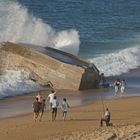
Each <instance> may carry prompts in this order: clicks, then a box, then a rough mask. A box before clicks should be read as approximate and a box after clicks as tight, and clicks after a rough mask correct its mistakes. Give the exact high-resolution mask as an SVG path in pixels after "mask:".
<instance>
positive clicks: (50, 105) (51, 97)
mask: <svg viewBox="0 0 140 140" xmlns="http://www.w3.org/2000/svg"><path fill="white" fill-rule="evenodd" d="M55 94H56V92H55V91H54V90H52V91H51V93H50V94H49V95H48V97H47V100H48V99H49V110H51V109H52V101H53V99H54V96H55Z"/></svg>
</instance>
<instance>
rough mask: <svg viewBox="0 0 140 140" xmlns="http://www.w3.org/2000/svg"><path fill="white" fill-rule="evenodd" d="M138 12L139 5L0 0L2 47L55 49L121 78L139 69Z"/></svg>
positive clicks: (119, 0) (109, 1)
mask: <svg viewBox="0 0 140 140" xmlns="http://www.w3.org/2000/svg"><path fill="white" fill-rule="evenodd" d="M139 7H140V1H139V0H133V1H132V0H127V1H125V0H116V1H115V0H114V1H113V0H0V42H3V41H11V42H15V43H26V44H31V45H38V46H40V47H45V46H49V47H53V48H56V49H60V50H63V51H66V52H69V53H72V54H75V55H79V56H80V57H82V58H84V59H87V60H89V61H91V62H93V63H94V64H95V65H96V66H97V68H98V69H99V70H100V72H103V73H104V74H105V76H114V75H120V74H122V73H126V72H128V71H129V70H131V69H135V68H137V67H139V66H140V18H139V15H140V8H139ZM5 77H7V75H6V76H5ZM7 79H10V77H9V78H7ZM13 85H14V84H13ZM33 85H34V84H33ZM6 89H7V87H6ZM0 90H1V87H0ZM19 90H20V88H19Z"/></svg>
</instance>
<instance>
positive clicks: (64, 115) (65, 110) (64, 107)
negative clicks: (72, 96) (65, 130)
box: [61, 98, 70, 121]
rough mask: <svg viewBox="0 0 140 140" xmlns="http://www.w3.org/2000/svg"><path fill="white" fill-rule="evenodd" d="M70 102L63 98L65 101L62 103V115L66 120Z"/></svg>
mask: <svg viewBox="0 0 140 140" xmlns="http://www.w3.org/2000/svg"><path fill="white" fill-rule="evenodd" d="M69 107H70V106H69V104H68V102H67V100H66V98H63V102H62V105H61V109H62V113H63V114H62V117H63V120H64V121H65V119H66V116H67V112H68V108H69Z"/></svg>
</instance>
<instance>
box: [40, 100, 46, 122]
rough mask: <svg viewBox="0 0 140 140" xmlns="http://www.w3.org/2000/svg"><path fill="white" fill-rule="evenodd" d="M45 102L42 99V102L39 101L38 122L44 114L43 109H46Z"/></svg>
mask: <svg viewBox="0 0 140 140" xmlns="http://www.w3.org/2000/svg"><path fill="white" fill-rule="evenodd" d="M45 102H46V100H45V99H43V100H42V101H41V104H40V118H39V121H41V119H42V116H43V114H44V111H45V109H46V104H45Z"/></svg>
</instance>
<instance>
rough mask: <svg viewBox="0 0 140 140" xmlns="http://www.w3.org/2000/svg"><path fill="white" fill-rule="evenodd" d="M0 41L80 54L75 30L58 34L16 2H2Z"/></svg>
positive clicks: (0, 2) (4, 0) (0, 0)
mask: <svg viewBox="0 0 140 140" xmlns="http://www.w3.org/2000/svg"><path fill="white" fill-rule="evenodd" d="M0 41H11V42H18V43H19V42H20V43H26V44H33V45H39V46H49V47H54V48H57V49H60V50H64V51H67V52H70V53H72V54H78V52H79V45H80V40H79V34H78V31H76V30H75V29H70V30H63V31H60V32H56V31H55V30H54V29H53V28H52V27H51V26H50V25H48V24H47V23H45V22H44V21H43V20H42V19H40V18H37V17H35V16H33V15H31V14H29V12H28V10H27V8H25V7H23V6H22V5H21V4H19V3H18V2H15V1H9V0H0Z"/></svg>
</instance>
